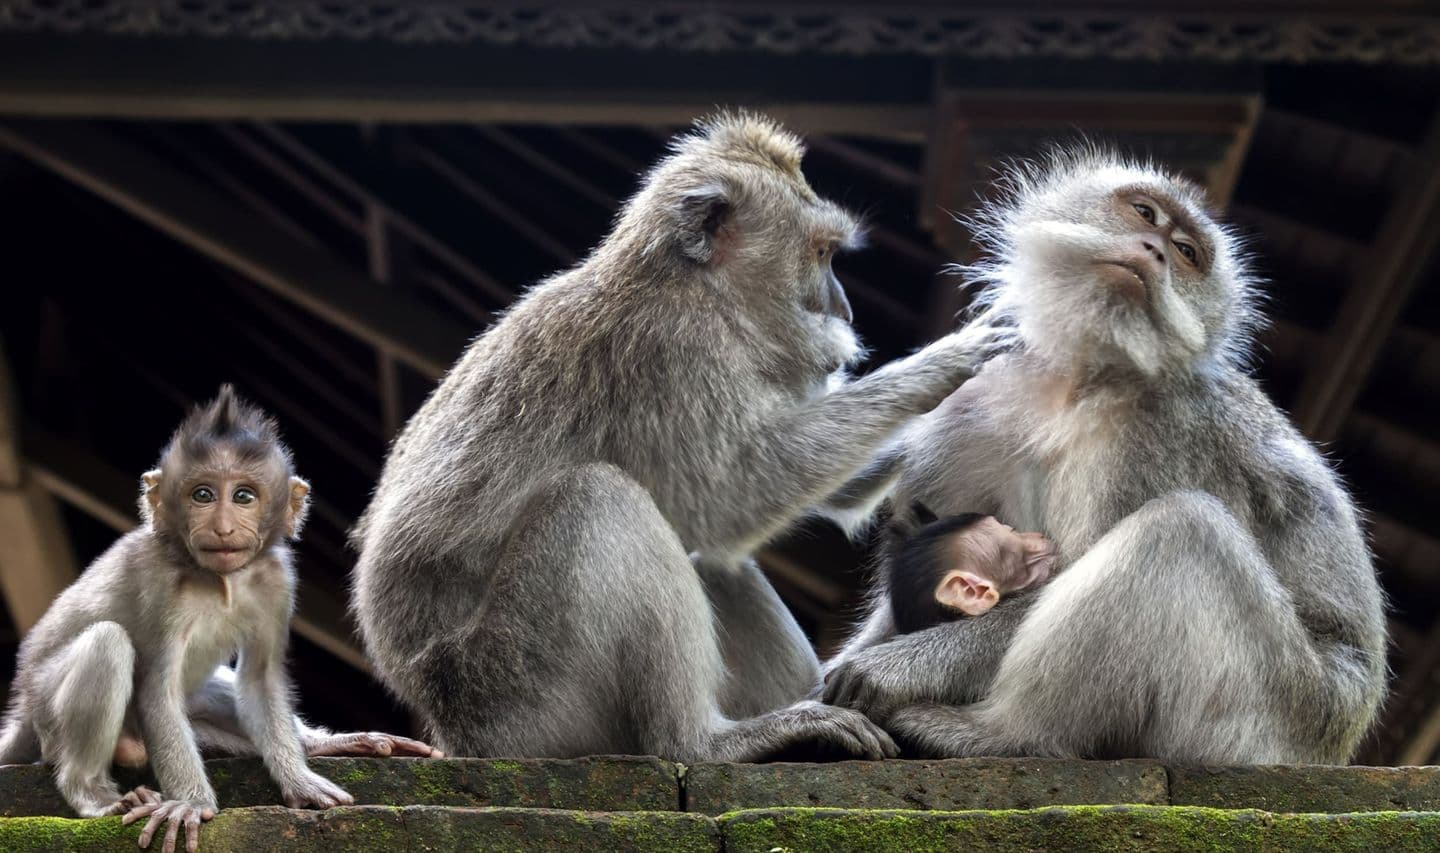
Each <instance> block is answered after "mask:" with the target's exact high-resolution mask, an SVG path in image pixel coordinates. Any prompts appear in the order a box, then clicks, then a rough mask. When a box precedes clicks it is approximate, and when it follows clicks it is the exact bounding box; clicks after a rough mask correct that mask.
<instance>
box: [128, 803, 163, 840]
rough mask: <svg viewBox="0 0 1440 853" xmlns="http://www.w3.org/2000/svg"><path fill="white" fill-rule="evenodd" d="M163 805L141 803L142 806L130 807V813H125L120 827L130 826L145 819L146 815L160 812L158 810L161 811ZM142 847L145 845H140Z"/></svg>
mask: <svg viewBox="0 0 1440 853" xmlns="http://www.w3.org/2000/svg"><path fill="white" fill-rule="evenodd" d="M163 805H164V803H163V802H159V803H141V804H140V805H138V806H131V807H130V811H128V812H126V813H125V816H124V817H122V818H120V825H121V826H129V825H130V824H132V823H134V822H135V821H137V820H139V819H140V818H142V817H145V816H146V815H150V814H154V813H155V812H156V811H158V810H159V809H160V807H161V806H163ZM140 846H142V847H143V846H145V845H143V844H142V845H140Z"/></svg>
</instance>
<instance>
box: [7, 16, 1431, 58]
mask: <svg viewBox="0 0 1440 853" xmlns="http://www.w3.org/2000/svg"><path fill="white" fill-rule="evenodd" d="M1040 5H1041V4H1036V3H1028V4H1019V3H1016V4H1011V5H1010V6H1008V7H1007V6H986V7H984V8H966V7H963V6H959V4H943V5H927V4H924V3H911V4H904V5H903V6H896V5H889V4H884V3H873V4H868V5H859V4H849V5H845V4H843V3H837V4H833V5H832V4H823V5H822V4H816V5H807V4H805V3H797V2H791V3H788V4H786V3H774V4H768V5H760V4H754V3H731V4H725V3H705V4H696V3H685V2H676V0H671V2H669V3H663V2H662V3H655V4H644V5H643V6H642V5H641V4H638V3H637V4H633V5H628V6H627V5H622V4H618V3H613V2H612V3H609V4H604V3H601V4H596V3H587V4H578V3H570V4H566V3H563V2H558V3H557V2H551V3H536V2H510V3H495V2H488V3H487V2H476V0H468V2H467V1H466V0H451V2H425V0H415V2H404V0H391V2H368V0H325V1H324V2H316V1H315V0H0V32H48V33H61V34H72V33H73V34H80V33H86V34H99V35H109V36H192V37H204V38H240V39H260V40H324V39H339V40H351V41H365V40H375V41H391V42H399V43H412V44H413V43H418V44H467V43H477V44H494V45H524V46H531V47H539V48H577V47H586V48H627V49H635V50H662V49H663V50H675V51H704V52H719V51H760V52H766V53H776V54H798V53H822V54H841V55H851V56H864V55H876V54H912V55H922V56H948V57H959V58H966V59H1026V58H1056V59H1095V58H1107V59H1123V60H1196V61H1208V62H1236V61H1258V62H1291V63H1302V62H1333V61H1343V62H1366V63H1378V62H1393V63H1405V64H1436V63H1440V16H1437V15H1435V14H1426V13H1420V12H1408V13H1407V12H1406V11H1405V10H1406V8H1412V9H1413V8H1416V7H1406V6H1404V4H1401V6H1400V10H1399V13H1398V14H1397V13H1396V12H1395V9H1396V4H1395V3H1394V2H1391V3H1390V4H1389V7H1388V8H1386V4H1385V3H1383V2H1381V3H1379V4H1378V7H1377V6H1376V5H1375V4H1373V3H1372V4H1369V8H1370V9H1372V10H1373V9H1378V11H1379V12H1380V13H1379V14H1375V13H1373V12H1372V13H1368V14H1367V4H1362V3H1356V4H1354V5H1353V7H1345V8H1352V9H1353V11H1348V12H1345V11H1342V12H1336V11H1334V10H1335V8H1336V6H1337V4H1334V3H1332V4H1329V8H1328V10H1327V11H1324V12H1321V13H1317V14H1311V15H1307V16H1293V15H1292V16H1281V15H1279V14H1275V10H1273V9H1272V10H1271V13H1270V14H1258V15H1257V14H1253V13H1247V12H1244V11H1236V9H1237V8H1240V9H1243V8H1244V7H1243V6H1240V7H1237V6H1236V5H1235V4H1233V3H1223V2H1222V3H1215V4H1212V5H1211V8H1213V9H1215V10H1216V11H1213V12H1207V11H1203V9H1204V7H1198V8H1195V7H1191V8H1188V9H1186V10H1182V11H1177V12H1173V13H1171V14H1168V15H1156V14H1153V13H1147V11H1146V10H1147V9H1153V8H1154V6H1155V5H1156V4H1153V3H1150V4H1145V5H1140V4H1137V5H1136V6H1135V10H1136V11H1134V12H1133V13H1132V12H1128V11H1125V10H1124V9H1123V8H1121V9H1120V10H1118V11H1117V10H1114V9H1113V8H1112V10H1111V11H1109V12H1097V11H1072V9H1073V7H1071V9H1067V8H1066V7H1065V6H1064V4H1060V3H1056V4H1052V5H1050V7H1049V8H1048V9H1046V8H1039V7H1040ZM1113 5H1114V4H1112V7H1113ZM1197 5H1198V4H1197ZM1268 5H1269V4H1264V3H1260V4H1255V6H1258V7H1260V8H1262V9H1263V8H1265V7H1267V6H1268ZM1255 6H1252V7H1251V8H1255ZM1026 7H1028V8H1026ZM1057 7H1058V8H1057ZM1292 8H1293V7H1292Z"/></svg>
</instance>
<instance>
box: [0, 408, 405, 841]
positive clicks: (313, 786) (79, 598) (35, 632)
mask: <svg viewBox="0 0 1440 853" xmlns="http://www.w3.org/2000/svg"><path fill="white" fill-rule="evenodd" d="M309 492H310V487H309V485H307V484H306V483H305V481H304V480H301V479H300V478H299V477H297V476H295V472H294V466H293V464H292V463H291V459H290V453H289V451H288V450H286V448H285V446H284V445H282V444H281V443H280V441H279V438H278V436H277V434H276V428H275V424H274V422H273V421H270V420H269V419H268V418H266V417H265V416H264V415H263V414H261V413H260V412H259V411H258V410H257V409H254V408H252V407H250V406H248V405H246V404H244V403H242V402H240V401H239V400H237V399H236V397H235V395H234V392H233V391H232V390H231V388H230V386H228V385H227V386H224V387H223V388H221V390H220V395H219V396H218V397H217V398H216V399H215V401H214V402H212V403H210V404H209V405H208V406H205V407H203V408H197V409H196V410H195V411H194V412H192V413H191V414H190V415H189V417H187V418H186V419H185V421H184V422H183V423H182V424H181V425H180V427H179V429H178V430H176V432H175V434H174V436H172V437H171V439H170V443H169V444H168V445H167V446H166V447H165V450H164V451H163V452H162V454H161V457H160V463H159V465H158V466H157V467H156V469H155V470H153V471H150V472H147V473H146V474H145V475H144V477H143V494H142V495H141V499H140V509H141V513H142V515H143V519H144V523H143V524H142V525H141V526H140V527H139V528H137V529H136V530H134V531H132V532H130V533H128V534H126V535H125V536H124V537H122V538H121V539H120V540H119V541H118V542H116V543H115V544H114V545H113V546H111V547H110V549H109V550H107V551H106V552H105V553H104V554H102V555H100V557H98V558H97V559H96V560H95V562H94V563H93V564H91V565H90V567H89V568H87V569H86V570H85V573H84V574H83V575H81V577H80V578H79V579H78V580H76V581H75V583H73V584H72V585H71V586H70V587H69V588H68V589H66V590H65V591H64V592H63V593H62V594H61V595H60V596H59V597H58V598H57V599H56V600H55V602H54V603H53V604H52V605H51V606H50V609H49V610H48V611H47V612H46V613H45V615H44V616H43V617H42V618H41V619H40V621H39V622H38V623H37V624H36V625H35V627H34V628H33V629H32V630H31V631H30V633H29V634H28V635H27V636H26V637H25V640H24V642H23V643H22V644H21V646H20V656H19V663H18V666H17V674H16V676H15V680H14V683H13V684H12V686H11V691H12V701H11V707H10V711H9V714H8V716H7V718H6V721H5V726H4V729H3V730H0V764H8V763H14V762H19V761H35V760H37V759H41V760H44V761H45V762H47V763H49V764H51V765H53V767H54V771H55V782H56V785H57V787H58V788H59V790H60V793H61V794H62V795H63V796H64V797H65V800H66V802H68V803H69V804H70V805H71V807H72V808H74V809H75V811H76V812H77V813H78V814H80V815H81V816H84V817H93V816H97V815H105V814H124V815H125V817H124V822H125V823H127V824H128V823H131V822H133V821H135V820H138V819H140V818H142V817H145V816H147V815H148V816H149V817H150V820H149V821H148V822H147V823H146V825H145V828H144V829H143V830H142V832H141V835H140V846H141V847H146V846H149V843H150V841H151V839H152V838H153V837H154V835H155V833H156V832H157V831H158V830H159V829H161V828H162V827H167V824H168V827H167V831H166V835H165V841H164V849H165V851H167V853H170V851H173V850H174V847H175V843H176V840H177V836H178V833H179V830H180V828H181V827H182V826H184V828H185V832H186V848H187V849H188V850H190V851H194V850H195V848H196V844H197V842H198V833H199V825H200V822H201V821H205V820H209V819H210V818H211V817H213V816H214V814H215V811H216V809H217V808H218V804H217V803H216V801H215V792H214V790H213V789H212V788H211V786H210V782H209V780H208V779H207V778H206V776H205V766H204V764H203V763H202V762H201V749H202V748H212V749H216V750H219V751H222V752H231V753H239V754H258V755H259V756H260V757H261V758H263V759H264V761H265V766H266V767H267V768H268V769H269V771H270V775H271V776H272V777H273V778H274V779H275V781H276V783H277V784H278V785H279V787H280V791H281V795H282V797H283V798H284V801H285V803H286V805H289V806H291V807H301V806H316V807H320V808H327V807H330V806H335V805H339V804H341V803H350V802H352V800H351V798H350V795H348V794H346V793H345V792H344V791H343V790H341V789H340V788H339V787H338V786H336V785H335V784H334V783H332V782H330V781H329V780H327V779H325V778H324V777H322V776H319V775H317V774H315V773H313V772H311V771H310V770H309V768H308V767H307V766H306V764H305V756H306V753H307V751H308V752H310V753H311V754H316V755H327V754H377V753H378V754H390V753H392V752H408V753H413V754H417V755H430V754H432V751H431V750H430V748H429V747H428V746H426V745H424V744H421V743H419V742H417V741H411V740H408V739H405V738H391V737H389V736H387V735H378V734H369V733H365V734H347V735H331V734H329V733H327V732H325V731H323V730H319V729H313V728H310V727H308V726H305V725H303V724H302V723H301V722H300V721H299V720H297V718H296V717H295V715H294V713H293V711H292V710H291V698H290V684H289V679H288V677H287V675H286V672H285V649H286V646H287V643H288V638H289V624H290V614H291V611H292V609H293V606H294V596H295V572H294V569H293V568H292V566H291V554H290V547H289V545H288V543H287V540H289V539H292V538H294V537H295V536H296V535H297V534H298V533H299V532H300V526H301V523H302V522H303V521H304V518H305V511H306V508H307V504H308V500H309V497H308V496H309ZM236 655H238V657H239V662H238V666H237V667H236V669H235V670H233V671H232V670H230V669H229V667H228V666H225V664H228V663H229V662H230V660H231V658H232V657H234V656H236ZM147 759H148V761H149V763H150V765H151V767H152V769H153V770H154V773H155V777H156V779H157V780H158V781H159V783H160V789H161V792H163V793H161V792H156V791H152V790H149V789H147V788H144V787H141V788H138V789H136V790H135V791H132V792H130V793H129V794H127V795H125V797H124V798H123V799H122V798H121V796H120V792H119V791H118V790H117V789H116V787H115V782H114V781H113V779H112V778H111V776H110V765H111V761H112V760H116V761H119V762H121V763H124V764H138V763H143V762H144V761H146V760H147Z"/></svg>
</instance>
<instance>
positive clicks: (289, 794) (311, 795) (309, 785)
mask: <svg viewBox="0 0 1440 853" xmlns="http://www.w3.org/2000/svg"><path fill="white" fill-rule="evenodd" d="M280 795H281V798H282V799H284V800H285V805H287V806H289V807H290V808H292V809H303V808H306V807H311V808H317V809H332V808H334V807H336V806H351V805H354V804H355V798H354V797H352V796H350V795H349V794H347V793H346V792H345V789H343V788H341V787H340V786H339V785H336V784H335V783H334V782H331V781H330V780H329V779H326V778H325V777H324V776H321V775H320V774H318V773H311V772H309V771H306V772H305V775H303V776H301V777H300V778H298V779H296V780H294V781H292V782H289V783H283V784H281V786H280Z"/></svg>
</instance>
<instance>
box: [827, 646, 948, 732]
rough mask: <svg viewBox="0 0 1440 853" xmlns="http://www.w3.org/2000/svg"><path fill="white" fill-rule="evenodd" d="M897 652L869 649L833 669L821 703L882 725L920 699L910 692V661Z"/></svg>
mask: <svg viewBox="0 0 1440 853" xmlns="http://www.w3.org/2000/svg"><path fill="white" fill-rule="evenodd" d="M897 651H899V650H897V649H895V648H894V647H892V646H890V645H880V646H872V647H870V648H868V649H865V650H864V651H862V652H859V653H857V654H856V655H855V656H854V657H852V658H850V659H849V660H847V661H845V662H844V663H842V664H840V665H839V666H837V667H835V668H834V669H833V670H831V671H830V673H829V674H828V675H827V676H826V677H825V691H824V693H823V694H822V695H823V698H824V701H825V703H826V704H828V705H835V706H837V707H840V708H850V709H852V710H855V711H859V712H860V713H862V714H864V715H865V716H867V717H869V718H870V719H872V720H874V721H875V722H876V723H879V724H880V725H884V724H885V722H886V721H887V720H888V719H889V717H890V715H891V714H892V713H894V711H895V710H896V709H898V708H901V707H904V706H906V705H909V704H912V703H914V702H916V701H919V700H920V699H921V698H923V697H921V696H919V695H917V691H915V689H914V681H913V679H914V659H913V658H912V657H911V656H910V655H908V654H897ZM907 676H908V677H907Z"/></svg>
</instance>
